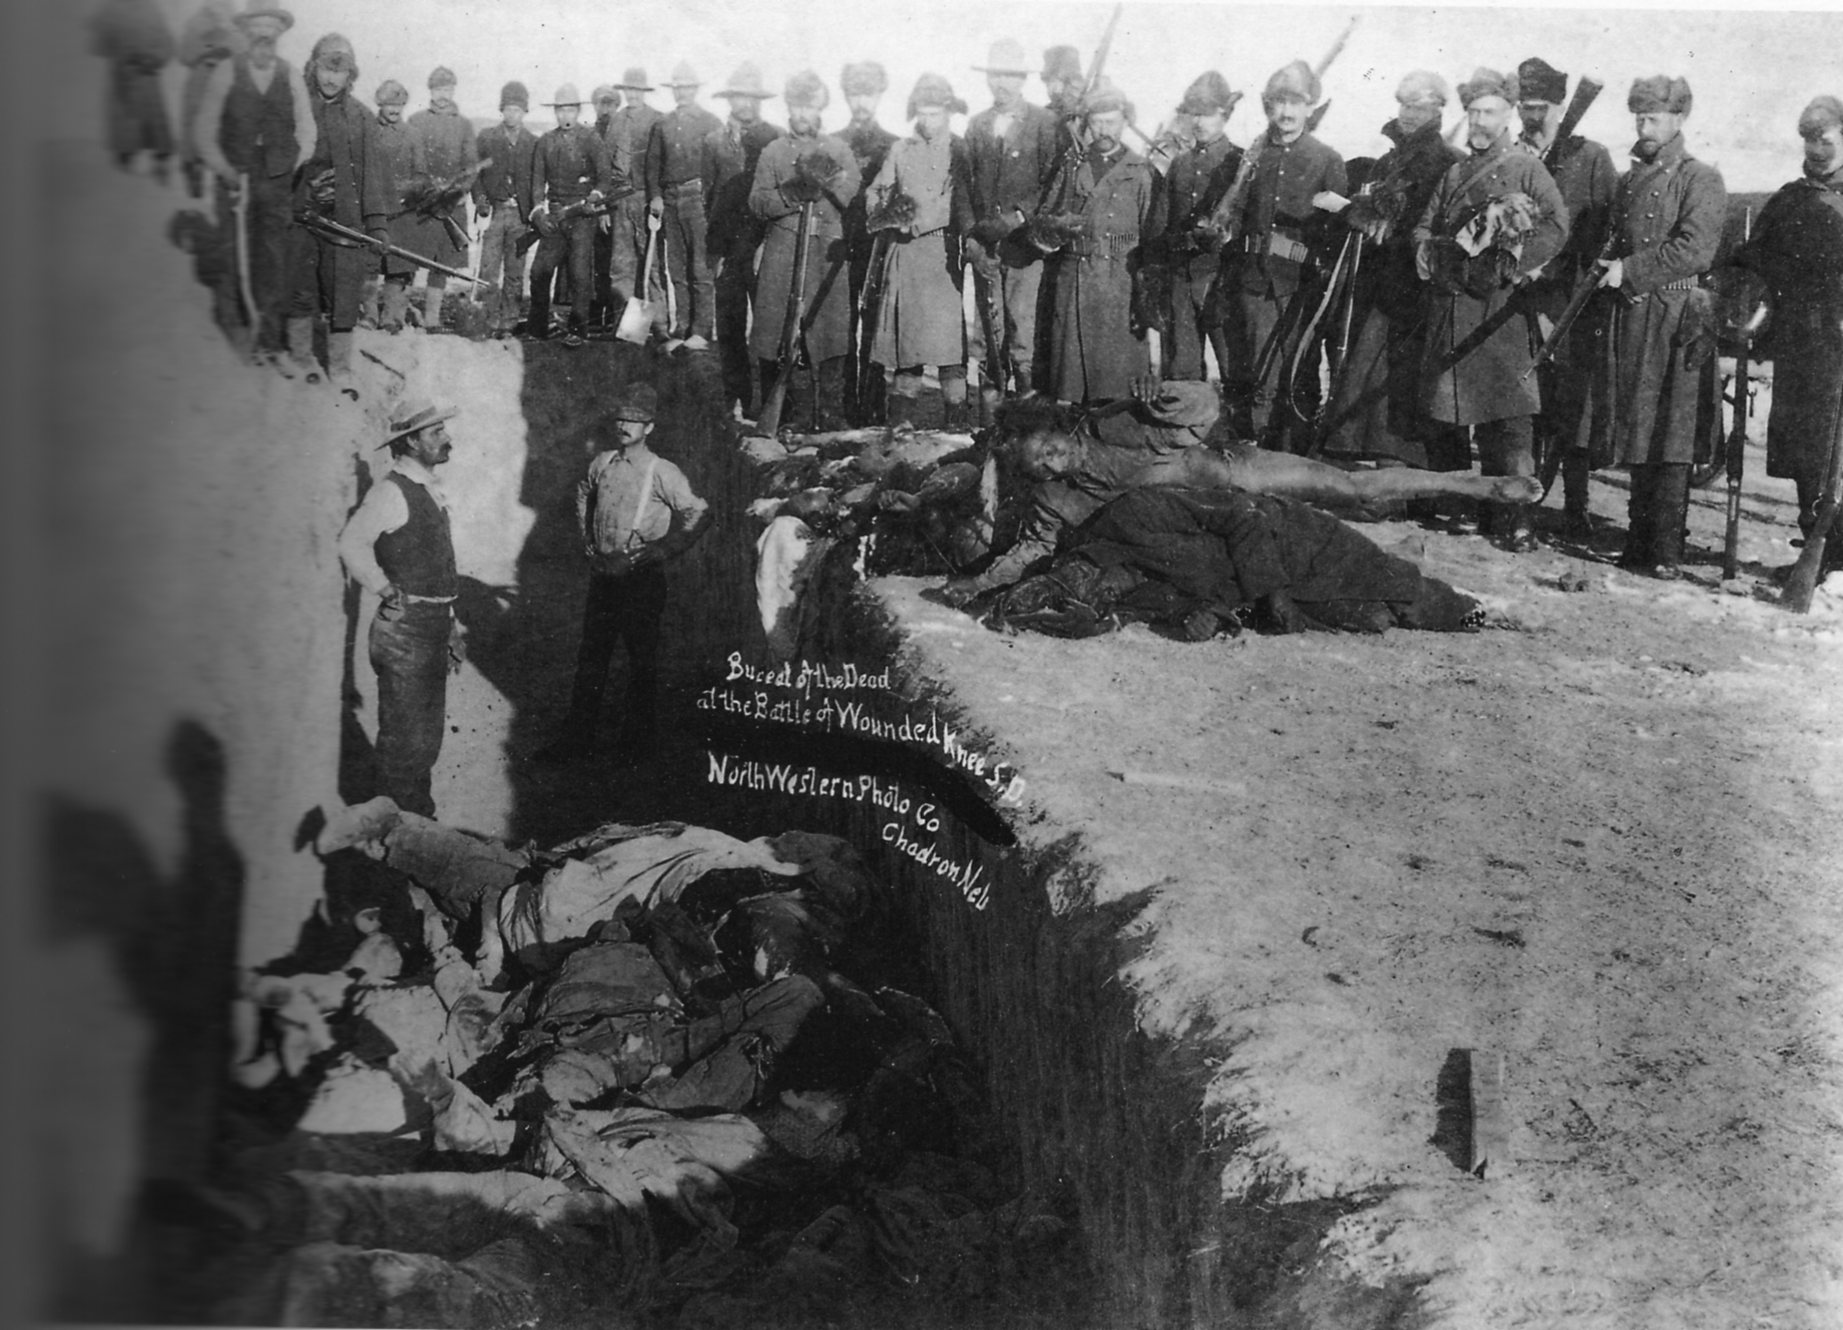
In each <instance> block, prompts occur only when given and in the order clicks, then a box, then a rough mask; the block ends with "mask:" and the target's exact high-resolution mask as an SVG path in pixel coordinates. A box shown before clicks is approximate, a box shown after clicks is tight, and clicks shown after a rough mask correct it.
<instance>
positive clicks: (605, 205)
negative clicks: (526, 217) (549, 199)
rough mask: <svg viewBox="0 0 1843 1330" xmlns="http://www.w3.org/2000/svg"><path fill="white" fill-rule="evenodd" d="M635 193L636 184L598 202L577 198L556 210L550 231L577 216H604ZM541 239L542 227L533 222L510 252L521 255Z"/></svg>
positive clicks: (608, 194) (637, 188)
mask: <svg viewBox="0 0 1843 1330" xmlns="http://www.w3.org/2000/svg"><path fill="white" fill-rule="evenodd" d="M637 193H639V187H638V186H636V185H623V186H622V187H621V188H619V189H617V190H613V191H611V192H609V193H607V194H604V195H602V199H601V202H599V203H593V202H590V201H589V200H588V199H579V200H578V201H577V202H575V203H571V204H566V205H565V206H564V207H563V208H562V209H561V210H560V211H558V213H557V214H556V216H554V217H551V218H550V220H549V222H548V223H547V225H548V226H549V228H550V233H551V234H552V235H555V234H556V233H557V232H558V231H559V230H560V229H562V228H563V227H565V226H568V225H569V224H570V223H571V222H573V221H575V220H576V219H577V218H578V217H606V216H607V215H608V214H609V213H611V212H613V211H614V205H615V204H617V203H619V202H620V201H621V200H622V199H624V198H627V197H628V196H629V195H631V194H637ZM547 215H548V214H547ZM542 239H544V227H542V226H539V225H537V224H536V223H535V222H534V223H533V224H532V225H531V226H530V227H529V228H528V229H527V230H526V231H525V234H523V235H522V236H520V237H519V238H518V242H517V243H516V244H515V245H513V246H512V252H513V253H515V254H518V255H521V256H522V255H523V254H524V253H525V251H526V250H528V249H530V248H531V247H532V246H533V245H535V244H537V243H538V241H540V240H542Z"/></svg>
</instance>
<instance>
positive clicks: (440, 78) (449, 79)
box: [429, 65, 460, 88]
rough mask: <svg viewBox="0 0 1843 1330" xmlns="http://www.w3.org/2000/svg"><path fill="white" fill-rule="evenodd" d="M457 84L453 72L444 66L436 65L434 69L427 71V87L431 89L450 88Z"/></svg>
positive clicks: (457, 81)
mask: <svg viewBox="0 0 1843 1330" xmlns="http://www.w3.org/2000/svg"><path fill="white" fill-rule="evenodd" d="M459 82H460V80H459V79H457V78H455V76H454V71H453V70H452V69H450V68H448V66H446V65H437V66H436V67H435V68H434V69H432V70H430V71H429V86H430V87H431V88H452V87H453V86H454V85H455V84H457V83H459Z"/></svg>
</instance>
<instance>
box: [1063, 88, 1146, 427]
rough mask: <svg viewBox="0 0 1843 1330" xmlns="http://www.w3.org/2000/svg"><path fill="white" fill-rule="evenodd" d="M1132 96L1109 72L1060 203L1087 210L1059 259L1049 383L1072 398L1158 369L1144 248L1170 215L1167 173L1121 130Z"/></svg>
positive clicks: (1106, 394) (1066, 209)
mask: <svg viewBox="0 0 1843 1330" xmlns="http://www.w3.org/2000/svg"><path fill="white" fill-rule="evenodd" d="M1130 114H1131V112H1130V108H1129V107H1128V104H1127V101H1126V98H1125V96H1124V95H1122V94H1121V92H1120V90H1119V89H1118V88H1115V87H1114V86H1112V85H1111V84H1110V83H1108V82H1107V81H1106V80H1103V81H1102V83H1101V85H1100V86H1099V87H1097V88H1095V89H1094V90H1093V91H1092V92H1091V93H1090V94H1089V97H1088V101H1087V121H1088V146H1087V150H1086V151H1085V152H1082V153H1081V154H1080V155H1079V156H1077V157H1075V158H1073V159H1072V161H1071V164H1070V169H1069V170H1068V172H1067V174H1066V177H1065V178H1066V180H1067V181H1068V194H1067V196H1066V198H1065V199H1064V200H1063V201H1062V202H1061V203H1060V204H1058V205H1056V206H1057V207H1058V210H1059V211H1061V212H1063V213H1065V214H1073V215H1075V216H1077V217H1079V218H1080V221H1081V229H1080V233H1079V234H1078V235H1076V236H1075V238H1074V239H1072V240H1071V241H1070V242H1069V244H1068V246H1067V248H1066V250H1065V251H1064V253H1063V256H1062V262H1061V263H1059V264H1058V265H1057V267H1056V314H1055V322H1054V325H1053V326H1052V328H1051V330H1050V375H1049V391H1050V394H1051V395H1052V396H1054V397H1057V398H1060V399H1061V400H1063V401H1065V402H1095V401H1105V400H1109V399H1112V398H1119V397H1125V396H1128V395H1129V394H1130V392H1131V391H1132V387H1133V384H1134V383H1135V382H1136V381H1140V380H1144V379H1145V378H1147V377H1148V376H1149V375H1151V374H1152V373H1153V372H1154V368H1155V367H1154V366H1153V364H1152V362H1151V359H1150V354H1149V350H1148V348H1147V345H1146V338H1145V333H1146V331H1147V330H1148V329H1150V328H1156V327H1157V324H1158V310H1157V300H1156V296H1155V294H1154V292H1153V291H1151V290H1150V289H1148V288H1147V287H1146V286H1145V285H1144V278H1143V276H1142V262H1143V258H1144V248H1145V247H1146V246H1148V245H1150V244H1152V243H1153V242H1155V241H1156V240H1157V239H1158V237H1159V229H1160V227H1161V226H1162V225H1163V223H1164V215H1165V207H1164V181H1163V179H1162V178H1161V177H1160V176H1159V174H1158V172H1156V171H1154V170H1153V169H1152V164H1151V163H1150V162H1148V161H1147V160H1146V159H1145V158H1144V157H1142V156H1140V155H1139V154H1138V153H1136V152H1134V151H1133V150H1132V149H1130V148H1128V147H1127V146H1126V144H1125V142H1124V141H1123V139H1122V135H1123V134H1124V133H1125V128H1126V121H1127V120H1128V119H1129V118H1130Z"/></svg>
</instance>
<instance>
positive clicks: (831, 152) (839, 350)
mask: <svg viewBox="0 0 1843 1330" xmlns="http://www.w3.org/2000/svg"><path fill="white" fill-rule="evenodd" d="M811 152H821V153H824V154H825V155H826V156H827V157H829V158H831V159H832V160H833V161H834V162H836V163H837V164H838V168H839V169H838V177H837V179H836V180H835V181H834V182H833V184H832V187H831V189H830V190H829V191H827V193H826V196H825V197H824V198H822V199H820V200H819V201H818V202H816V203H815V204H814V205H813V223H812V228H811V230H810V231H809V232H808V235H809V239H808V242H807V244H808V249H807V263H806V281H805V284H804V285H803V286H802V287H801V292H802V298H803V300H804V302H805V303H804V310H803V312H802V314H801V318H800V331H801V335H802V337H803V338H804V340H805V344H806V363H807V364H809V365H813V366H817V365H819V364H820V363H821V362H823V361H827V360H831V359H833V358H835V357H837V356H843V355H848V354H849V353H850V351H851V280H850V272H849V269H848V258H849V255H848V253H847V250H846V244H845V209H846V208H847V207H848V206H849V205H850V203H851V201H852V200H853V199H855V198H856V197H857V194H858V173H857V163H856V162H855V161H854V160H853V158H852V155H851V148H850V146H849V145H848V144H846V142H845V141H844V140H843V139H841V138H839V137H837V136H836V135H833V134H820V135H818V136H816V137H814V138H794V137H792V136H791V135H788V136H783V137H781V138H777V139H775V140H774V141H773V142H772V143H770V144H769V145H768V146H767V147H766V148H764V149H763V150H762V154H761V160H760V161H758V162H757V163H756V165H755V182H754V188H752V189H751V190H750V191H749V211H750V212H751V213H752V214H753V215H754V216H755V217H757V218H759V219H761V220H762V221H764V222H765V223H766V224H767V237H766V238H765V239H764V240H763V242H762V247H761V272H760V274H759V277H758V280H757V284H756V317H755V326H754V329H753V330H752V331H751V332H750V334H749V350H750V351H751V352H753V353H754V355H755V358H756V359H757V360H773V359H775V358H776V357H777V356H778V355H779V354H780V342H781V328H782V325H783V324H784V322H785V321H786V311H787V297H788V293H789V291H790V290H791V289H792V287H793V283H794V265H795V263H796V262H797V254H796V249H797V244H796V242H797V241H798V239H799V232H800V206H801V205H799V204H797V203H791V202H789V201H788V199H787V197H786V195H785V194H783V193H782V186H784V185H785V184H786V183H787V182H788V181H790V180H792V179H793V178H794V163H795V161H796V160H797V159H798V158H800V157H802V156H804V155H806V154H807V153H811Z"/></svg>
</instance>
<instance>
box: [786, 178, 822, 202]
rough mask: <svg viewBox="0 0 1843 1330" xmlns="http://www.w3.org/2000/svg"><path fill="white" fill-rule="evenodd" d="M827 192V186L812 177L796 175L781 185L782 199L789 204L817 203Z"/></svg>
mask: <svg viewBox="0 0 1843 1330" xmlns="http://www.w3.org/2000/svg"><path fill="white" fill-rule="evenodd" d="M825 192H826V191H825V186H824V185H822V184H820V183H819V182H818V181H817V180H814V179H812V178H811V177H810V176H803V175H795V176H794V177H793V178H792V179H790V180H787V181H785V182H783V184H782V185H781V197H782V198H784V199H786V200H787V201H788V202H789V203H817V202H818V201H819V200H820V199H822V198H824V197H825Z"/></svg>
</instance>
